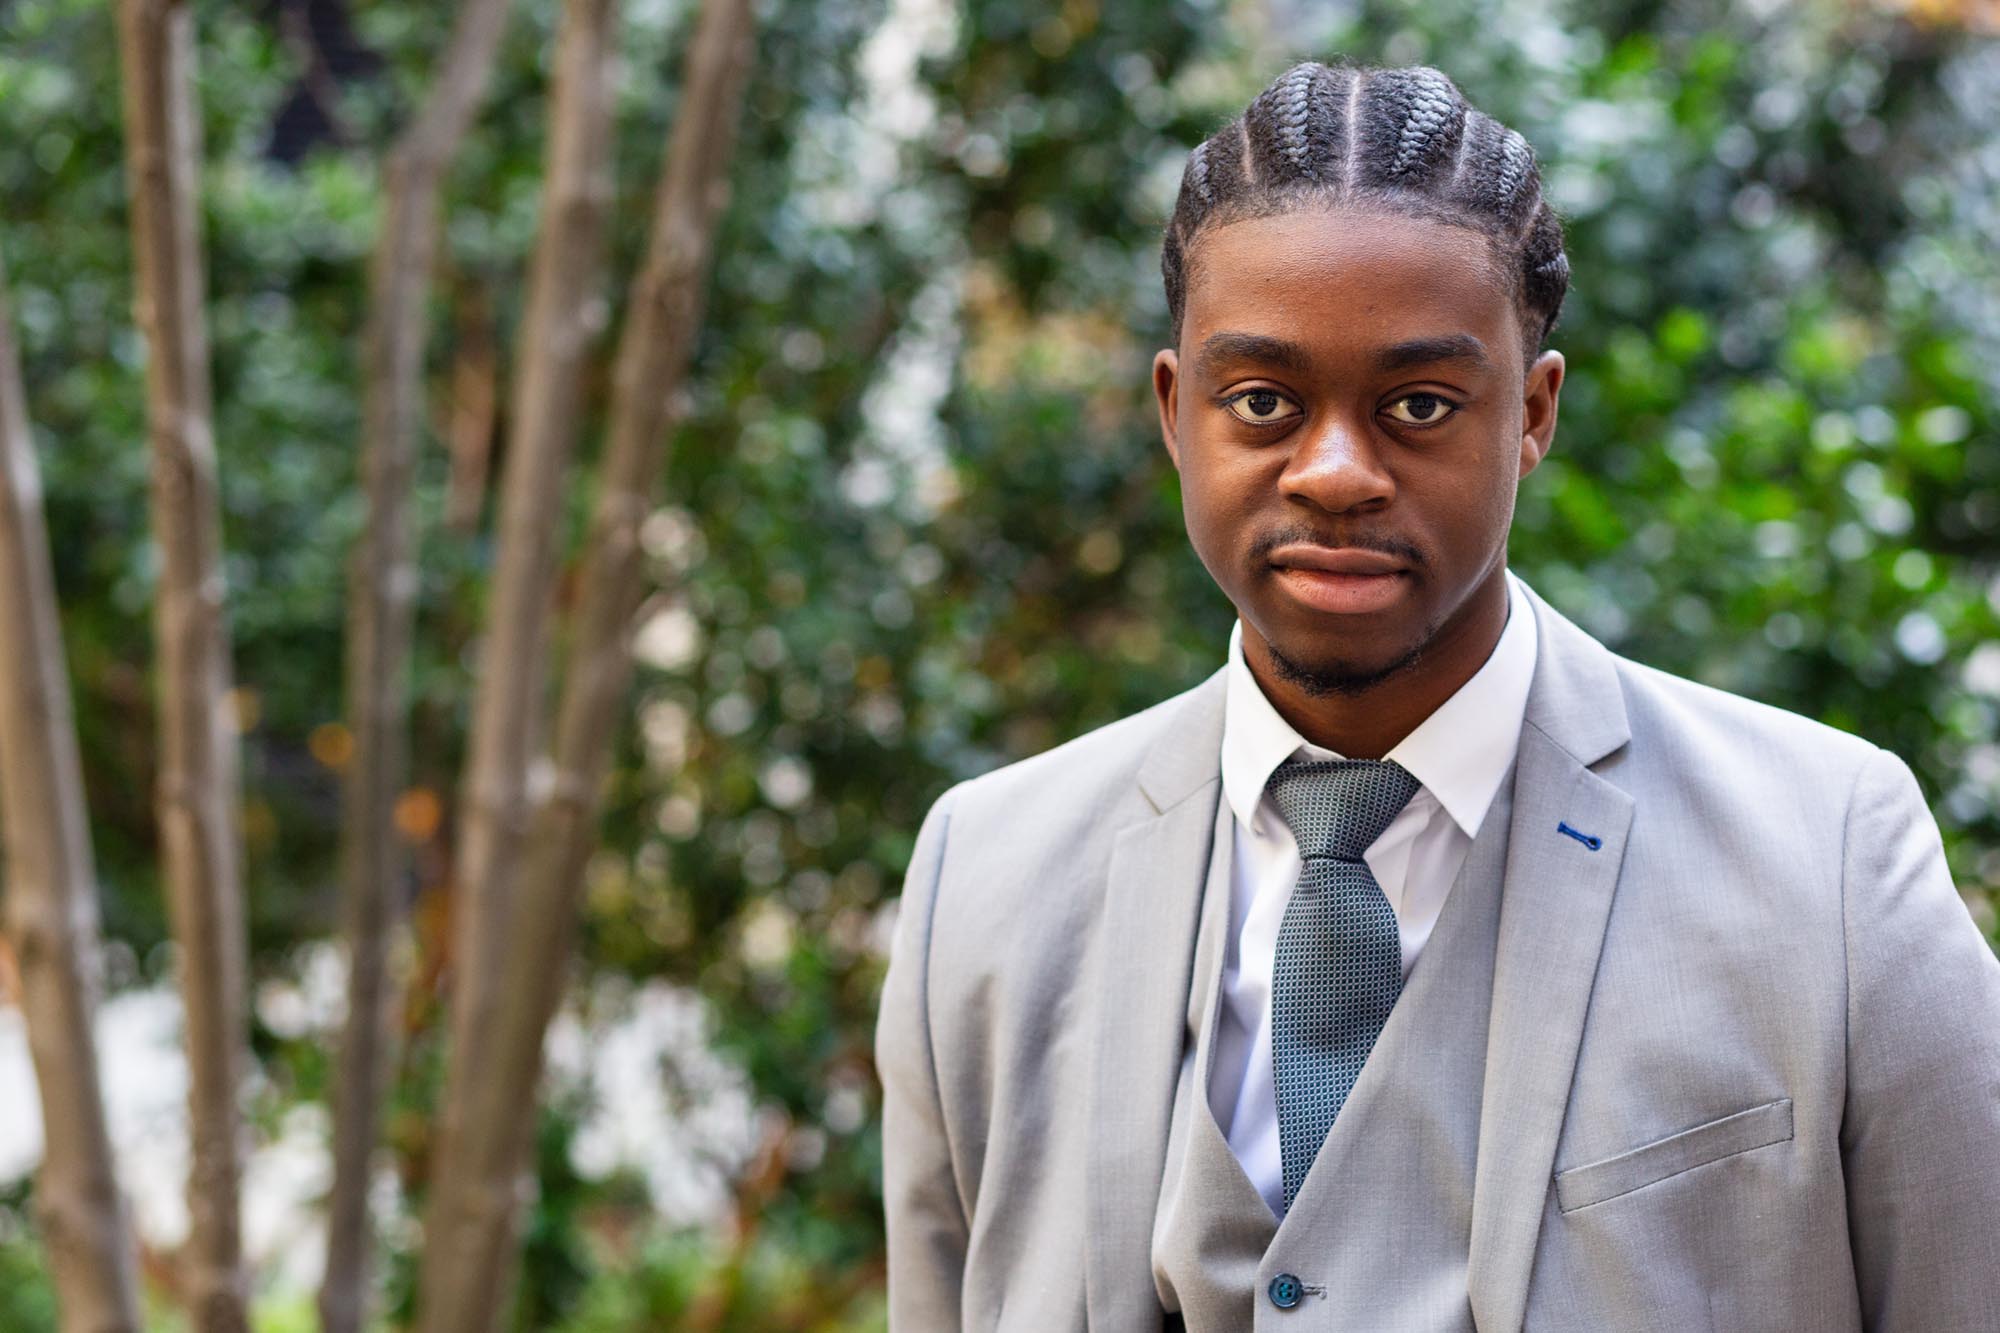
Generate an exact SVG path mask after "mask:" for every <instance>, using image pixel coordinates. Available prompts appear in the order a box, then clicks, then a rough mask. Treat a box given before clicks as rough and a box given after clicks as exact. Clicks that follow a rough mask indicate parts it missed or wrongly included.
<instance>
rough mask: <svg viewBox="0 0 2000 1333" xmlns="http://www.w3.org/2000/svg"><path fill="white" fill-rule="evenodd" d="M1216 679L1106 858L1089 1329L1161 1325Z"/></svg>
mask: <svg viewBox="0 0 2000 1333" xmlns="http://www.w3.org/2000/svg"><path fill="white" fill-rule="evenodd" d="M1223 698H1224V676H1223V673H1221V672H1217V673H1216V674H1215V675H1213V676H1211V677H1210V678H1209V679H1208V680H1207V681H1206V682H1204V683H1203V684H1201V685H1199V686H1197V687H1195V689H1194V690H1192V691H1190V692H1189V693H1188V695H1187V696H1185V698H1184V702H1183V703H1182V705H1181V707H1180V708H1179V709H1178V710H1177V711H1176V712H1175V714H1174V715H1173V716H1172V717H1170V718H1169V719H1168V720H1167V721H1166V722H1165V724H1164V725H1163V727H1162V729H1161V734H1160V735H1159V737H1158V738H1157V739H1156V740H1155V741H1154V742H1153V744H1152V746H1151V748H1150V749H1149V750H1148V752H1147V755H1146V757H1145V759H1144V760H1143V761H1142V762H1141V765H1140V770H1139V775H1138V780H1139V787H1140V790H1141V791H1142V792H1143V793H1144V794H1145V796H1146V799H1147V802H1148V803H1149V805H1150V807H1151V810H1152V813H1151V814H1150V815H1149V816H1148V817H1145V818H1142V819H1140V820H1138V821H1137V822H1135V823H1133V824H1129V825H1127V826H1126V827H1125V828H1123V829H1121V830H1120V831H1119V832H1118V834H1117V836H1116V839H1115V841H1114V842H1113V845H1112V851H1111V860H1110V866H1109V869H1108V871H1107V880H1106V886H1105V897H1104V918H1103V920H1102V921H1101V922H1100V923H1099V925H1098V927H1097V932H1096V951H1097V952H1096V957H1097V974H1096V978H1097V979H1096V984H1095V985H1094V986H1093V987H1092V989H1091V994H1092V996H1093V997H1094V999H1095V1002H1096V1003H1095V1008H1094V1011H1093V1012H1094V1015H1095V1017H1094V1022H1093V1025H1092V1026H1093V1028H1094V1032H1093V1034H1092V1036H1093V1053H1092V1070H1091V1098H1090V1103H1091V1104H1090V1108H1089V1119H1088V1122H1087V1123H1088V1134H1089V1140H1090V1164H1089V1176H1088V1181H1087V1190H1088V1200H1087V1207H1088V1219H1089V1224H1090V1230H1089V1235H1088V1239H1087V1241H1086V1244H1085V1247H1084V1253H1085V1288H1086V1300H1087V1304H1088V1309H1089V1314H1090V1324H1091V1326H1092V1327H1096V1328H1131V1327H1137V1326H1139V1325H1140V1324H1141V1323H1142V1322H1144V1321H1145V1320H1146V1319H1148V1318H1149V1317H1152V1318H1156V1317H1157V1316H1158V1312H1159V1304H1158V1297H1157V1295H1156V1293H1155V1292H1154V1289H1153V1281H1152V1259H1151V1250H1152V1233H1153V1215H1154V1211H1155V1209H1156V1207H1157V1205H1158V1201H1159V1192H1160V1179H1161V1172H1162V1170H1163V1169H1164V1166H1165V1161H1166V1152H1167V1134H1168V1130H1169V1127H1170V1125H1171V1121H1172V1113H1173V1101H1174V1086H1175V1083H1176V1081H1177V1079H1178V1075H1179V1070H1180V1061H1181V1055H1182V1050H1181V1038H1182V1034H1183V1030H1184V1028H1185V1025H1186V1010H1187V996H1188V985H1189V979H1190V972H1191V968H1192V966H1193V955H1194V943H1195V937H1196V934H1197V924H1198V918H1199V915H1200V910H1201V897H1202V889H1203V886H1204V884H1205V882H1206V880H1207V877H1208V871H1209V860H1210V855H1211V853H1212V851H1213V848H1212V845H1211V844H1212V841H1213V837H1214V831H1215V825H1216V805H1217V802H1218V801H1219V800H1220V799H1221V791H1222V780H1221V768H1220V757H1219V756H1220V752H1221V744H1222V712H1223Z"/></svg>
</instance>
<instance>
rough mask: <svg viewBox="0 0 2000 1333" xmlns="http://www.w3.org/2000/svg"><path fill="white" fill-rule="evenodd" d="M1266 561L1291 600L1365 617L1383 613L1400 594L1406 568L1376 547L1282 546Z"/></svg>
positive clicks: (1408, 574) (1407, 573)
mask: <svg viewBox="0 0 2000 1333" xmlns="http://www.w3.org/2000/svg"><path fill="white" fill-rule="evenodd" d="M1270 565H1271V571H1272V573H1273V574H1274V575H1275V576H1276V577H1277V580H1278V583H1279V585H1280V586H1282V587H1283V588H1284V589H1285V591H1286V592H1287V593H1289V594H1290V595H1291V596H1292V598H1293V599H1294V600H1296V601H1298V602H1300V603H1302V604H1303V605H1305V606H1307V607H1310V608H1311V609H1313V610H1315V611H1322V612H1327V613H1329V614H1334V615H1363V614H1367V613H1369V612H1373V611H1381V610H1384V609H1386V608H1388V607H1389V606H1391V605H1392V604H1394V602H1395V601H1396V599H1397V598H1399V597H1401V596H1402V595H1403V591H1404V588H1405V586H1406V585H1407V584H1408V582H1409V578H1410V571H1409V568H1408V566H1406V565H1405V564H1404V563H1403V562H1402V561H1400V560H1398V559H1396V558H1395V557H1394V556H1391V555H1386V554H1384V553H1383V552H1380V551H1370V550H1364V549H1362V548H1359V547H1353V546H1341V547H1333V546H1316V545H1309V544H1304V543H1298V544H1293V545H1289V546H1280V547H1279V548H1278V549H1277V550H1275V551H1273V552H1271V555H1270Z"/></svg>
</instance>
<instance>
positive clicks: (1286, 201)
mask: <svg viewBox="0 0 2000 1333" xmlns="http://www.w3.org/2000/svg"><path fill="white" fill-rule="evenodd" d="M1293 213H1326V214H1332V213H1349V214H1353V215H1355V216H1358V217H1370V216H1372V217H1375V218H1379V219H1382V220H1385V221H1417V222H1434V223H1437V224H1439V225H1441V226H1446V227H1452V228H1455V229H1456V230H1459V231H1463V232H1469V233H1470V234H1472V235H1474V236H1477V237H1479V238H1480V239H1482V240H1484V241H1485V242H1486V243H1487V246H1486V248H1487V252H1488V257H1489V259H1490V260H1491V261H1492V263H1491V265H1490V269H1491V273H1492V276H1493V277H1494V279H1495V280H1496V281H1497V282H1498V283H1499V284H1500V285H1501V287H1502V288H1503V289H1505V292H1506V299H1507V300H1508V302H1509V303H1510V304H1511V305H1512V306H1513V307H1514V324H1515V328H1516V329H1517V330H1518V332H1519V333H1520V337H1521V361H1522V372H1523V373H1524V374H1525V373H1526V372H1527V370H1529V369H1531V368H1532V367H1533V366H1534V363H1535V360H1536V358H1537V357H1539V356H1540V355H1541V352H1542V345H1541V342H1542V340H1541V339H1539V338H1535V337H1531V336H1530V333H1529V327H1528V326H1529V324H1530V322H1531V320H1532V318H1533V315H1534V312H1533V311H1532V310H1531V309H1530V308H1529V307H1528V304H1527V285H1526V282H1525V281H1524V278H1523V275H1522V274H1520V273H1519V272H1517V271H1515V270H1514V267H1513V263H1512V262H1511V261H1512V260H1513V258H1514V256H1513V254H1512V253H1511V252H1510V251H1509V249H1508V248H1507V247H1508V238H1507V237H1506V236H1505V235H1503V234H1501V233H1499V232H1495V231H1489V230H1488V229H1486V228H1484V227H1480V226H1477V225H1475V224H1473V223H1471V222H1468V221H1466V219H1465V218H1464V217H1463V216H1461V215H1460V214H1459V213H1457V212H1456V211H1455V210H1453V209H1451V208H1448V207H1445V206H1442V205H1438V204H1433V203H1431V202H1430V201H1429V200H1428V199H1426V198H1425V197H1424V196H1422V195H1417V194H1412V193H1410V192H1408V191H1405V190H1385V189H1380V188H1362V189H1358V190H1356V191H1354V192H1353V193H1352V194H1347V193H1342V192H1339V191H1337V190H1336V189H1335V188H1334V187H1331V186H1326V185H1316V184H1301V185H1298V186H1294V187H1292V188H1289V189H1283V190H1279V191H1276V192H1264V193H1259V194H1257V195H1254V196H1252V197H1251V198H1249V199H1247V200H1243V201H1240V202H1239V201H1230V202H1228V203H1225V204H1223V205H1221V206H1219V207H1218V208H1216V209H1215V210H1214V211H1212V212H1210V213H1208V214H1206V215H1204V216H1203V217H1202V219H1201V222H1200V224H1199V225H1197V226H1196V227H1195V228H1194V230H1193V231H1190V232H1187V233H1185V234H1183V235H1182V237H1181V292H1182V299H1181V303H1180V304H1181V309H1180V310H1179V311H1178V312H1175V311H1169V312H1168V313H1169V315H1170V317H1171V320H1172V324H1173V328H1172V333H1173V335H1174V342H1175V344H1176V346H1178V344H1179V343H1180V335H1181V325H1182V321H1183V318H1184V317H1185V315H1186V313H1187V299H1186V294H1187V292H1188V291H1189V290H1191V289H1192V288H1193V286H1194V274H1195V249H1196V242H1197V241H1199V240H1200V239H1201V238H1202V237H1203V236H1205V235H1206V234H1208V233H1209V232H1211V231H1219V230H1221V229H1222V228H1224V227H1231V226H1234V225H1236V224H1237V223H1239V222H1254V221H1257V220H1259V219H1261V218H1271V217H1281V216H1285V215H1288V214H1293Z"/></svg>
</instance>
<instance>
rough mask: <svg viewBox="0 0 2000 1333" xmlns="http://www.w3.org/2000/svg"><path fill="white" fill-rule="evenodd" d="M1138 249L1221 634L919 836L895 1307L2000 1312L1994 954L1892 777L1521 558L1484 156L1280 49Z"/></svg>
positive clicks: (1356, 76)
mask: <svg viewBox="0 0 2000 1333" xmlns="http://www.w3.org/2000/svg"><path fill="white" fill-rule="evenodd" d="M1163 268H1164V271H1165V276H1166V281H1167V291H1168V300H1169V306H1170V309H1171V310H1172V312H1173V315H1174V322H1175V327H1174V338H1175V346H1174V347H1173V348H1171V349H1168V350H1165V351H1162V352H1161V353H1160V354H1159V356H1158V358H1157V359H1156V361H1155V365H1154V387H1155V389H1156V391H1157V395H1158V399H1159V406H1160V422H1161V429H1162V434H1163V436H1164V439H1165V442H1166V447H1167V450H1168V453H1169V454H1170V456H1171V457H1172V459H1173V462H1174V465H1175V467H1176V468H1177V469H1178V471H1179V473H1180V478H1181V485H1182V494H1183V504H1184V511H1185V515H1186V520H1187V526H1188V534H1189V537H1190V539H1191V541H1192V543H1193V545H1194V549H1195V551H1196V552H1197V553H1198V554H1199V556H1200V557H1201V559H1202V561H1203V563H1204V564H1205V566H1206V567H1207V568H1208V570H1209V572H1210V573H1211V574H1212V575H1213V576H1214V578H1215V581H1216V583H1217V585H1218V586H1219V587H1220V588H1221V589H1222V591H1223V592H1224V593H1225V594H1226V595H1227V596H1228V597H1229V599H1230V601H1231V602H1232V603H1233V604H1234V605H1235V607H1236V609H1237V611H1238V614H1239V618H1238V623H1237V626H1236V629H1235V632H1234V633H1233V635H1232V638H1231V641H1230V647H1229V660H1228V664H1227V665H1226V666H1225V667H1224V668H1223V669H1222V670H1220V671H1218V672H1217V673H1216V674H1215V675H1214V676H1212V677H1210V678H1209V679H1208V680H1207V681H1205V682H1203V683H1202V684H1200V685H1198V686H1196V687H1195V688H1194V689H1192V690H1190V691H1188V692H1187V693H1185V694H1182V695H1180V696H1178V697H1177V698H1174V699H1170V700H1168V701H1166V702H1165V703H1163V704H1160V705H1157V706H1156V707H1154V708H1152V709H1149V710H1147V711H1146V712H1144V713H1141V714H1138V715H1137V716H1134V717H1130V718H1127V719H1125V720H1123V721H1121V722H1118V723H1115V724H1113V725H1111V726H1108V727H1105V728H1102V729H1101V730H1098V731H1095V732H1092V733H1091V734H1089V735H1086V736H1083V737H1081V738H1079V739H1077V740H1075V741H1072V742H1070V743H1069V744H1067V745H1064V746H1061V747H1059V748H1057V749H1055V750H1053V751H1051V752H1049V753H1047V754H1044V755H1041V756H1039V757H1037V758H1034V759H1030V760H1027V761H1024V762H1022V763H1018V764H1014V765H1011V766H1009V767H1007V768H1004V769H1002V770H1000V771H998V772H995V773H991V774H988V775H986V776H984V777H982V778H979V779H976V780H974V781H971V782H967V783H963V784H961V785H959V786H958V787H955V788H953V789H952V790H951V791H950V792H947V793H946V794H945V795H944V796H943V797H942V798H940V800H939V801H938V802H937V804H936V806H935V807H934V808H933V809H932V811H931V813H930V815H929V817H928V818H927V819H926V820H925V822H924V826H923V830H922V832H921V834H920V836H919V838H918V842H917V847H916V851H915V854H914V856H913V858H912V861H911V865H910V870H909V877H908V881H907V884H906V887H905V892H904V900H903V906H902V914H901V918H900V920H899V924H898V933H897V940H896V944H895V949H894V954H893V958H892V963H891V966H890V971H889V977H888V980H887V983H886V986H885V989H884V993H883V999H882V1010H881V1018H880V1027H879V1031H878V1038H877V1053H878V1060H879V1065H880V1069H881V1074H882V1080H883V1086H884V1090H885V1104H884V1120H883V1138H884V1187H885V1198H886V1203H887V1213H888V1227H889V1265H890V1268H889V1287H890V1308H891V1317H892V1322H893V1323H894V1325H895V1326H896V1327H898V1328H900V1329H909V1330H932V1329H948V1328H957V1327H973V1328H981V1329H989V1328H1006V1329H1033V1330H1047V1329H1068V1328H1082V1327H1086V1326H1088V1327H1092V1328H1098V1329H1119V1330H1122V1329H1142V1328H1143V1329H1152V1328H1160V1327H1163V1326H1175V1327H1180V1326H1185V1327H1186V1328H1189V1329H1240V1328H1251V1327H1255V1328H1259V1329H1262V1328H1274V1329H1283V1328H1294V1327H1296V1328H1324V1329H1335V1328H1338V1329H1360V1330H1369V1331H1370V1333H1374V1331H1376V1330H1386V1329H1411V1330H1462V1329H1473V1328H1477V1329H1480V1330H1516V1329H1521V1328H1524V1327H1525V1328H1529V1329H1537V1330H1540V1329H1552V1330H1600V1329H1628V1328H1629V1329H1672V1330H1681V1329H1718V1330H1730V1331H1731V1333H1735V1331H1737V1330H1751V1329H1770V1330H1807V1329H1810V1330H1816V1331H1817V1330H1842V1329H1858V1328H1864V1327H1865V1328H1874V1329H1898V1330H1926V1331H1936V1330H1961V1329H1963V1330H1975V1329H2000V962H1996V960H1995V958H1994V956H1993V954H1992V952H1991V951H1990V949H1989V948H1988V947H1987V945H1986V943H1985V942H1984V940H1983V939H1981V937H1980V935H1979V932H1978V930H1977V929H1976V927H1975V926H1974V925H1973V923H1972V921H1971V919H1970V917H1969V915H1968V913H1967V912H1966V910H1965V908H1964V905H1963V904H1962V902H1961V901H1960V899H1959V898H1958V896H1957V894H1956V892H1955V891H1954V888H1953V885H1952V883H1951V880H1950V877H1949V875H1948V873H1947V871H1946V868H1945V863H1944V858H1943V853H1942V848H1941V845H1940V843H1939V839H1938V834H1937V830H1936V826H1935V824H1934V823H1933V821H1932V820H1931V818H1930V815H1929V813H1928V811H1927V810H1926V809H1925V806H1924V803H1923V799H1922V796H1921V793H1920V792H1919V790H1918V788H1917V786H1916V783H1915V781H1914V779H1913V778H1912V776H1911V774H1910V771H1909V769H1908V768H1907V767H1906V766H1905V765H1904V764H1903V762H1902V761H1901V760H1899V759H1898V758H1896V757H1895V756H1894V755H1892V754H1889V753H1887V752H1885V751H1882V750H1880V749H1877V748H1876V747H1875V746H1873V745H1870V744H1868V743H1867V742H1865V741H1863V740H1860V739H1857V738H1855V737H1852V736H1849V735H1846V734H1843V733H1840V732H1837V731H1834V730H1832V729H1830V728H1827V727H1824V726H1821V725H1819V724H1817V723H1814V722H1811V721H1808V720H1806V719H1803V718H1800V717H1797V716H1794V715H1792V714H1789V713H1786V712H1782V711H1780V710H1778V709H1774V708H1770V707H1767V706H1764V705H1761V704H1757V703H1753V702H1750V701H1747V700H1743V699H1739V698H1735V697H1733V696H1730V695H1727V694H1724V693H1721V692H1719V691H1715V690H1711V689H1708V688H1705V687H1702V686H1699V685H1695V684H1692V683H1690V682H1687V681H1682V680H1678V679H1675V678H1673V677H1671V676H1668V675H1665V674H1663V673H1661V672H1658V671H1654V670H1652V669H1650V668H1647V667H1644V666H1641V665H1639V664H1637V663H1633V662H1630V661H1627V660H1625V659H1623V658H1620V657H1618V656H1616V655H1614V654H1613V653H1611V652H1610V651H1608V650H1607V649H1605V648H1604V647H1603V646H1602V645H1600V644H1598V643H1596V642H1595V641H1594V640H1592V639H1591V638H1589V637H1588V636H1587V635H1585V634H1584V633H1583V632H1582V631H1581V630H1579V629H1578V628H1577V627H1576V626H1574V625H1573V624H1571V623H1570V622H1569V621H1568V620H1566V619H1564V618H1563V617H1562V616H1561V615H1559V614H1557V613H1556V612H1555V611H1554V610H1553V609H1551V608H1550V607H1549V606H1548V605H1547V604H1546V603H1545V602H1543V601H1542V600H1541V599H1540V598H1539V597H1538V596H1536V595H1535V593H1534V592H1533V591H1532V590H1531V589H1529V588H1528V587H1527V585H1526V584H1524V583H1522V582H1521V581H1520V580H1518V579H1516V578H1514V577H1513V576H1512V575H1511V574H1509V573H1508V572H1507V570H1506V541H1507V532H1508V528H1509V526H1510V524H1511V522H1512V517H1513V506H1514V498H1515V493H1516V488H1517V486H1518V484H1519V482H1520V480H1521V478H1523V477H1525V476H1526V475H1527V474H1528V473H1529V472H1530V471H1531V470H1532V469H1533V468H1534V467H1535V465H1536V464H1537V463H1538V462H1539V461H1540V459H1541V458H1542V456H1543V455H1544V454H1545V453H1546V451H1547V450H1548V448H1549V447H1550V445H1551V443H1552V441H1553V439H1554V434H1555V425H1556V408H1557V400H1558V396H1559V392H1560V388H1561V384H1562V377H1563V364H1564V363H1563V358H1562V356H1561V354H1560V353H1559V352H1555V351H1552V350H1543V346H1542V345H1543V342H1544V340H1545V339H1546V337H1547V334H1548V332H1549V329H1550V328H1551V326H1552V325H1553V323H1554V321H1555V317H1556V314H1557V311H1558V309H1559V307H1560V305H1561V301H1562V297H1563V293H1564V290H1565V288H1566V285H1567V275H1568V265H1567V262H1566V260H1565V259H1564V258H1563V254H1562V238H1561V228H1560V225H1559V223H1558V222H1557V220H1556V218H1555V215H1554V214H1553V212H1552V211H1551V210H1550V209H1549V208H1548V206H1547V205H1546V204H1545V203H1544V202H1543V201H1542V199H1541V197H1540V184H1539V178H1538V174H1537V172H1536V170H1535V166H1534V161H1533V155H1532V153H1531V152H1530V151H1529V150H1528V148H1527V145H1526V144H1525V143H1524V142H1523V141H1522V140H1521V139H1520V136H1518V135H1516V134H1514V133H1513V132H1512V131H1510V130H1507V129H1505V128H1504V127H1503V126H1500V125H1498V124H1497V123H1495V122H1494V121H1492V120H1491V119H1490V118H1487V117H1485V116H1483V115H1482V114H1480V113H1479V112H1477V111H1474V110H1472V109H1471V108H1470V107H1468V106H1466V105H1465V103H1464V100H1463V99H1462V98H1461V97H1460V95H1459V93H1458V90H1457V89H1456V88H1455V87H1453V86H1452V84H1451V82H1450V80H1449V79H1447V78H1445V77H1444V76H1443V75H1442V74H1439V73H1438V72H1437V71H1435V70H1429V69H1423V68H1418V69H1403V70H1370V69H1355V68H1328V67H1326V66H1322V65H1302V66H1299V67H1298V68H1296V69H1294V70H1292V71H1290V72H1288V73H1287V74H1286V75H1284V76H1283V77H1282V78H1280V79H1279V80H1278V81H1277V82H1276V83H1274V84H1273V85H1272V86H1271V87H1270V88H1269V89H1267V90H1266V91H1265V92H1264V93H1263V94H1262V95H1261V96H1260V97H1259V98H1258V99H1257V101H1256V102H1254V103H1253V104H1252V105H1251V106H1250V107H1249V108H1248V110H1246V112H1245V113H1244V115H1243V117H1242V118H1241V120H1239V121H1238V122H1234V123H1232V124H1231V125H1229V126H1227V127H1225V128H1224V129H1223V130H1222V131H1221V132H1220V133H1218V134H1217V135H1216V136H1215V137H1214V138H1212V139H1210V140H1209V141H1208V142H1206V143H1204V144H1203V145H1202V146H1201V147H1200V148H1198V149H1196V151H1195V152H1194V154H1192V155H1191V157H1190V161H1189V164H1188V170H1187V173H1186V175H1185V176H1184V179H1183V184H1182V189H1181V197H1180V202H1179V205H1178V207H1177V210H1176V213H1175V217H1174V220H1173V223H1172V224H1171V226H1170V229H1169V233H1168V237H1167V242H1166V247H1165V255H1164V259H1163Z"/></svg>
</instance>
